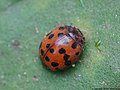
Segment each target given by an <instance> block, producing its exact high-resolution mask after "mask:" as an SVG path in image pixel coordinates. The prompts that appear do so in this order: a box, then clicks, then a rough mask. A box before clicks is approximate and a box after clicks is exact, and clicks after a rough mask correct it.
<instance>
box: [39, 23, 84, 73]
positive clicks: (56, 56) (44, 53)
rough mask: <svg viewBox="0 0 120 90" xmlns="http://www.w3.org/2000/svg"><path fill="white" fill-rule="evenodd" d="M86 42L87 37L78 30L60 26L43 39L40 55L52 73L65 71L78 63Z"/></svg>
mask: <svg viewBox="0 0 120 90" xmlns="http://www.w3.org/2000/svg"><path fill="white" fill-rule="evenodd" d="M84 42H85V37H84V36H83V34H82V32H81V31H80V30H79V29H78V28H76V27H73V26H67V25H59V26H57V27H56V28H55V29H53V30H52V31H51V32H50V33H48V34H47V35H46V36H45V37H44V38H43V40H42V42H41V43H40V46H39V55H40V58H41V60H42V62H43V63H44V64H45V65H46V66H47V67H48V68H49V69H51V70H52V71H57V70H63V69H65V68H68V67H70V66H71V65H72V64H74V63H75V62H77V61H78V57H79V55H80V53H81V52H82V51H83V45H84Z"/></svg>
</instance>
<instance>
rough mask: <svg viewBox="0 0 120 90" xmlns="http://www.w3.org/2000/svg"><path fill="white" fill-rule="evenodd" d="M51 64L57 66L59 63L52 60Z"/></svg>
mask: <svg viewBox="0 0 120 90" xmlns="http://www.w3.org/2000/svg"><path fill="white" fill-rule="evenodd" d="M51 65H52V66H53V67H57V66H58V65H59V64H58V63H56V62H52V63H51Z"/></svg>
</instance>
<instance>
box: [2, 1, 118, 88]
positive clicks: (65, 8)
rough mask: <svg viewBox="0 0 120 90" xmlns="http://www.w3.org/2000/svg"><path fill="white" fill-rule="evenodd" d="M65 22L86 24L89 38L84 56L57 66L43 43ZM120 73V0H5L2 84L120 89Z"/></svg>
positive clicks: (86, 36) (3, 4) (4, 86)
mask: <svg viewBox="0 0 120 90" xmlns="http://www.w3.org/2000/svg"><path fill="white" fill-rule="evenodd" d="M59 24H66V25H71V24H72V25H74V26H76V27H78V28H80V30H81V31H82V32H83V33H84V36H85V42H86V43H85V47H84V51H83V53H82V54H81V56H80V58H79V61H80V62H78V63H77V64H76V65H74V66H73V67H71V68H70V69H68V70H65V71H61V72H51V71H50V70H48V69H47V68H46V67H44V65H42V62H41V60H40V59H39V54H38V48H39V44H40V42H41V41H42V39H43V37H44V35H45V34H46V33H47V32H49V31H51V30H52V29H53V28H54V27H56V26H57V25H59ZM96 40H97V41H96ZM96 48H97V49H96ZM98 49H100V50H101V52H98ZM119 78H120V0H1V1H0V89H1V90H92V89H94V88H116V89H117V88H120V84H119V83H120V79H119Z"/></svg>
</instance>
